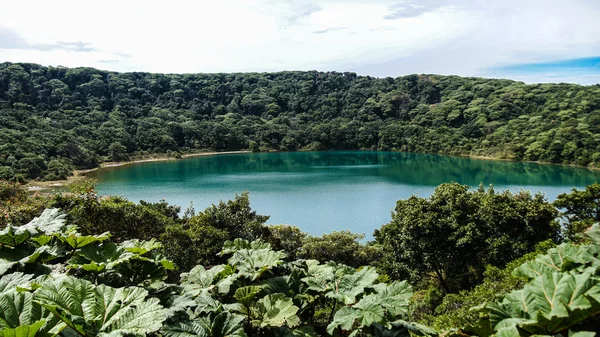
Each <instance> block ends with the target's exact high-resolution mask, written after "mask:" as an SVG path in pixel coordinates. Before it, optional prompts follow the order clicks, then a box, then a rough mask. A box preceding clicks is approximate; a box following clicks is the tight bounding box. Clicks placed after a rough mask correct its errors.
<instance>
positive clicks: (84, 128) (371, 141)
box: [0, 63, 600, 181]
mask: <svg viewBox="0 0 600 337" xmlns="http://www.w3.org/2000/svg"><path fill="white" fill-rule="evenodd" d="M0 109H1V110H0V179H8V180H18V181H21V180H27V179H32V178H37V177H42V178H45V179H59V178H64V177H66V176H68V175H69V174H70V173H71V171H72V169H74V168H92V167H96V166H97V165H98V164H99V163H100V162H102V161H121V160H126V159H128V158H130V157H132V156H145V155H149V154H156V153H163V154H167V155H173V156H177V155H178V154H179V153H184V152H193V151H199V150H209V149H210V150H242V149H252V150H256V151H261V150H282V151H293V150H325V149H380V150H397V151H411V152H435V153H445V154H457V155H477V156H490V157H496V158H507V159H515V160H531V161H544V162H553V163H564V164H577V165H584V166H600V86H598V85H596V86H587V87H586V86H579V85H572V84H535V85H526V84H523V83H520V82H514V81H509V80H494V79H481V78H463V77H457V76H438V75H410V76H404V77H398V78H389V77H388V78H372V77H368V76H357V75H356V74H354V73H336V72H326V73H325V72H316V71H310V72H281V73H261V74H258V73H246V74H189V75H176V74H168V75H167V74H149V73H114V72H107V71H101V70H96V69H91V68H73V69H68V68H63V67H58V68H55V67H43V66H40V65H35V64H12V63H2V64H0Z"/></svg>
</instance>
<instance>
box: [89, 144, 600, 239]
mask: <svg viewBox="0 0 600 337" xmlns="http://www.w3.org/2000/svg"><path fill="white" fill-rule="evenodd" d="M93 176H94V177H95V178H97V179H98V181H99V184H98V191H99V192H100V193H101V194H105V195H123V196H125V197H127V198H129V199H131V200H134V201H138V200H142V199H143V200H149V201H157V200H159V199H163V198H164V199H166V200H168V201H169V202H170V203H173V204H177V205H180V206H183V207H185V206H187V205H188V204H189V202H190V201H193V202H194V205H195V207H196V209H203V208H205V207H207V206H209V205H210V204H212V203H215V202H218V201H219V199H224V200H227V199H230V198H232V197H233V196H234V195H235V193H239V192H241V191H244V190H247V191H250V200H251V203H252V207H253V208H254V209H256V210H257V211H258V212H259V213H261V214H268V215H271V219H270V221H269V222H270V223H288V224H293V225H297V226H299V227H301V228H302V229H303V230H305V231H308V232H310V233H312V234H322V233H326V232H331V231H333V230H342V229H350V230H352V231H355V232H361V233H365V234H367V236H369V235H370V234H371V233H372V232H373V230H374V229H375V228H378V227H380V226H381V225H382V224H384V223H386V222H388V221H389V219H390V213H391V210H392V209H393V208H394V205H395V202H396V200H398V199H405V198H407V197H409V196H410V195H411V194H419V195H420V196H428V195H429V194H430V193H431V192H432V191H433V189H434V188H435V186H437V185H439V184H441V183H444V182H449V181H456V182H459V183H461V184H467V185H470V186H477V185H479V184H480V183H482V182H483V183H484V184H485V185H489V184H493V185H494V186H495V187H496V189H510V190H512V191H518V190H520V189H527V190H531V191H534V192H537V191H541V192H543V193H545V194H546V196H547V197H548V198H549V199H550V200H553V199H554V198H555V197H556V195H558V194H559V193H563V192H567V191H569V190H570V189H571V188H573V187H578V188H581V187H583V186H586V185H588V184H591V183H594V182H596V181H600V172H598V171H590V170H587V169H583V168H575V167H564V166H556V165H539V164H533V163H517V162H502V161H487V160H477V159H466V158H458V157H447V156H440V155H431V154H415V153H395V152H367V151H348V152H303V153H257V154H235V155H218V156H205V157H195V158H189V159H185V160H179V161H167V162H151V163H142V164H135V165H129V166H124V167H117V168H107V169H102V170H99V171H97V172H95V173H94V174H93Z"/></svg>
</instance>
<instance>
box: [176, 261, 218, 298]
mask: <svg viewBox="0 0 600 337" xmlns="http://www.w3.org/2000/svg"><path fill="white" fill-rule="evenodd" d="M226 269H227V268H226V266H225V265H217V266H214V267H212V268H210V269H208V270H207V269H205V268H204V266H200V265H198V266H196V267H194V268H192V270H190V272H189V273H183V274H181V285H182V286H183V288H184V289H185V290H186V291H187V292H188V293H190V294H191V295H193V296H198V295H200V294H202V293H206V292H208V291H211V290H212V289H213V288H215V283H216V279H217V276H219V275H220V274H221V273H222V272H224V271H226ZM227 290H228V291H227V292H229V289H227Z"/></svg>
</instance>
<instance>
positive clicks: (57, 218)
mask: <svg viewBox="0 0 600 337" xmlns="http://www.w3.org/2000/svg"><path fill="white" fill-rule="evenodd" d="M66 217H67V216H66V214H63V213H61V212H60V210H59V209H58V208H52V209H46V210H44V211H43V212H42V214H41V215H40V216H39V217H37V218H34V219H33V220H31V221H30V222H29V223H28V224H26V225H23V226H21V227H19V231H23V232H24V231H27V232H29V233H31V235H37V234H46V235H52V234H55V233H59V232H60V231H61V230H62V229H63V228H64V227H65V222H66Z"/></svg>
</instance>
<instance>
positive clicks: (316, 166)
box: [92, 151, 600, 187]
mask: <svg viewBox="0 0 600 337" xmlns="http://www.w3.org/2000/svg"><path fill="white" fill-rule="evenodd" d="M261 173H262V174H264V173H278V174H281V178H282V179H283V180H287V182H288V183H291V184H293V183H295V182H299V183H302V181H303V180H305V179H307V178H310V179H311V181H318V180H320V179H321V180H326V181H330V180H331V178H332V175H335V177H336V178H342V177H344V178H354V179H357V178H358V179H360V178H368V177H377V178H379V179H384V180H386V181H389V182H392V183H397V184H403V185H415V186H435V185H439V184H441V183H444V182H449V181H456V182H459V183H461V184H466V185H470V186H477V185H479V184H480V183H481V182H484V183H485V184H494V185H497V186H509V185H510V186H514V185H519V186H567V187H574V186H584V185H587V184H590V183H593V182H596V181H598V180H600V172H599V171H592V170H588V169H585V168H577V167H568V166H559V165H544V164H536V163H522V162H508V161H491V160H480V159H470V158H460V157H449V156H441V155H434V154H417V153H397V152H367V151H339V152H290V153H288V152H281V153H256V154H232V155H218V156H207V157H194V158H189V159H185V160H180V161H169V162H151V163H142V164H136V165H131V166H125V167H115V168H105V169H102V170H99V171H96V172H95V173H94V174H93V175H92V176H93V177H95V178H97V179H99V181H100V183H102V182H104V181H112V180H120V181H131V180H137V179H142V180H147V179H151V180H153V181H181V182H185V181H189V180H194V179H195V178H197V177H211V176H228V177H229V178H234V176H235V175H238V178H242V177H247V176H248V175H254V174H261ZM290 173H298V175H295V176H294V175H289V174H290ZM272 178H276V177H272ZM297 180H298V181H297Z"/></svg>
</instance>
